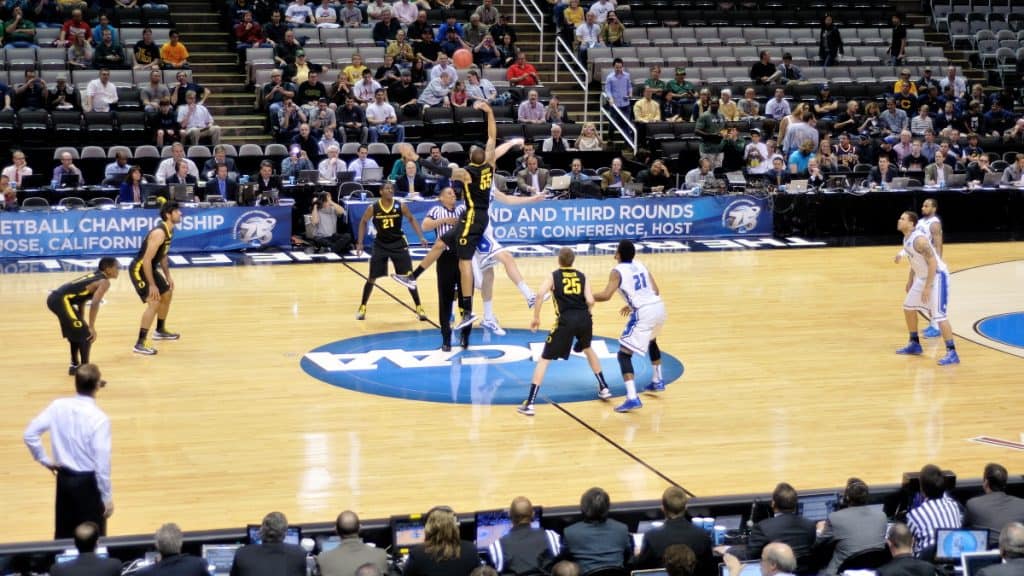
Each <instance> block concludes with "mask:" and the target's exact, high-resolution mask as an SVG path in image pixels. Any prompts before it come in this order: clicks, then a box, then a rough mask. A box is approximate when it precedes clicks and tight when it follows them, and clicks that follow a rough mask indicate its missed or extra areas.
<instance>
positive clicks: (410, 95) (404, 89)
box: [387, 68, 420, 117]
mask: <svg viewBox="0 0 1024 576" xmlns="http://www.w3.org/2000/svg"><path fill="white" fill-rule="evenodd" d="M387 91H388V100H389V101H390V102H391V103H392V105H393V106H397V107H398V110H399V111H401V112H402V114H403V115H404V116H406V117H419V115H420V104H419V93H418V90H417V88H416V86H415V85H413V83H412V72H411V71H410V70H409V69H408V68H404V69H402V70H401V72H400V73H399V77H398V82H394V83H392V84H391V85H390V86H388V88H387Z"/></svg>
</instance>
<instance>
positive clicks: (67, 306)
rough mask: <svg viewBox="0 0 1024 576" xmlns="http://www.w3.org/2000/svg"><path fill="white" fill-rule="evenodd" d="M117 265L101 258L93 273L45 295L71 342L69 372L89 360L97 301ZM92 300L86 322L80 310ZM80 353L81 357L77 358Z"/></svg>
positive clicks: (61, 330) (98, 306) (61, 329)
mask: <svg viewBox="0 0 1024 576" xmlns="http://www.w3.org/2000/svg"><path fill="white" fill-rule="evenodd" d="M119 272H120V268H118V265H117V259H116V258H112V257H110V256H106V257H103V258H100V263H99V266H97V267H96V271H95V272H91V273H89V274H86V275H85V276H79V277H78V278H75V279H74V280H72V281H71V282H68V283H67V284H63V285H62V286H61V287H60V288H57V289H56V290H54V291H53V292H50V295H49V296H48V297H47V298H46V306H47V307H48V308H49V309H50V312H53V313H54V314H56V315H57V320H59V321H60V332H61V335H63V336H64V338H66V339H67V341H68V342H69V343H71V365H70V366H68V374H70V375H72V376H73V375H74V374H75V372H77V371H78V367H79V366H81V365H82V364H88V363H89V351H90V350H91V349H92V344H93V342H95V341H96V315H97V314H99V311H100V304H99V302H100V300H103V295H104V294H106V293H107V290H108V289H109V288H110V281H111V280H113V279H114V278H117V275H118V273H119ZM90 300H92V301H93V303H92V306H91V307H90V309H89V321H88V322H86V321H85V318H84V316H85V315H84V314H83V313H82V311H83V310H84V308H85V304H86V303H87V302H89V301H90ZM79 353H81V359H79Z"/></svg>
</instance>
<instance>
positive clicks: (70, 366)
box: [68, 364, 78, 376]
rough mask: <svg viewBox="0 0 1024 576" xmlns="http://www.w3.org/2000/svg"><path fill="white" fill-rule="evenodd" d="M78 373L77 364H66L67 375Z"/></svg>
mask: <svg viewBox="0 0 1024 576" xmlns="http://www.w3.org/2000/svg"><path fill="white" fill-rule="evenodd" d="M75 374H78V364H68V376H74V375H75Z"/></svg>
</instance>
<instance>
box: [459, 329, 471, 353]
mask: <svg viewBox="0 0 1024 576" xmlns="http://www.w3.org/2000/svg"><path fill="white" fill-rule="evenodd" d="M459 345H460V346H462V349H463V350H469V333H468V332H462V333H461V334H459Z"/></svg>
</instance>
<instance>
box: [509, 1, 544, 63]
mask: <svg viewBox="0 0 1024 576" xmlns="http://www.w3.org/2000/svg"><path fill="white" fill-rule="evenodd" d="M520 5H521V6H522V7H523V12H524V13H526V15H527V16H529V17H530V21H531V22H533V25H534V26H536V27H537V32H540V46H539V48H540V53H539V54H538V55H537V62H538V63H541V62H543V61H544V11H543V10H541V9H540V7H539V6H537V3H536V2H534V0H515V2H513V3H512V23H513V24H518V23H519V21H518V16H519V13H518V11H517V10H516V8H517V7H518V6H520ZM530 7H533V11H532V12H531V11H530Z"/></svg>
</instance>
